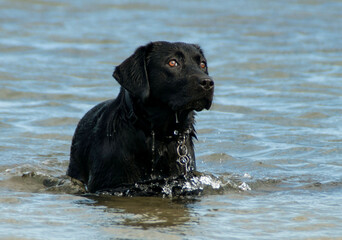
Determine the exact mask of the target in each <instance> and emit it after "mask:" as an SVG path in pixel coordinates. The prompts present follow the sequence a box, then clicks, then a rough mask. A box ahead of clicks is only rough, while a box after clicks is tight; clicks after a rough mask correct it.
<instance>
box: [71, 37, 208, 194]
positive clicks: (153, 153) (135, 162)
mask: <svg viewBox="0 0 342 240" xmlns="http://www.w3.org/2000/svg"><path fill="white" fill-rule="evenodd" d="M113 77H114V78H115V79H116V80H117V81H118V82H119V83H120V85H121V90H120V93H119V95H118V97H117V98H116V99H112V100H108V101H105V102H102V103H100V104H98V105H97V106H95V107H94V108H92V109H91V110H90V111H89V112H87V113H86V115H85V116H84V117H83V118H82V119H81V120H80V122H79V123H78V126H77V128H76V131H75V134H74V137H73V140H72V145H71V153H70V163H69V168H68V171H67V175H68V176H70V177H72V178H75V179H78V180H80V181H82V182H83V183H84V184H85V185H86V186H87V188H88V191H90V192H96V191H101V190H105V189H113V188H118V187H120V186H122V185H127V184H134V183H137V182H143V181H149V180H153V179H163V178H169V177H176V176H181V175H187V174H190V173H191V172H193V171H194V170H195V168H196V164H195V154H194V146H193V141H192V140H193V138H196V135H195V130H194V116H195V113H194V111H201V110H203V109H209V108H210V106H211V103H212V100H213V93H214V81H213V80H212V79H211V78H210V77H209V76H208V66H207V61H206V59H205V57H204V55H203V51H202V50H201V48H200V47H199V46H198V45H194V44H187V43H182V42H177V43H169V42H152V43H149V44H147V45H146V46H141V47H139V48H138V49H137V50H136V51H135V52H134V54H133V55H132V56H130V57H129V58H127V59H126V60H125V61H124V62H123V63H121V64H120V65H119V66H117V67H116V68H115V71H114V73H113Z"/></svg>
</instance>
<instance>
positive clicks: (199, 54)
mask: <svg viewBox="0 0 342 240" xmlns="http://www.w3.org/2000/svg"><path fill="white" fill-rule="evenodd" d="M113 76H114V78H115V79H116V80H117V81H118V82H119V83H120V85H121V86H122V87H124V88H125V89H126V90H127V91H129V92H130V94H131V95H132V96H134V97H135V98H138V99H140V100H142V101H143V102H145V101H147V100H151V101H158V102H160V103H163V104H166V105H168V106H169V107H170V108H171V109H172V110H173V111H180V110H196V111H201V110H203V109H204V108H205V109H209V108H210V106H211V103H212V100H213V93H214V81H213V80H212V79H211V77H209V75H208V66H207V61H206V59H205V57H204V54H203V51H202V50H201V48H200V47H199V46H198V45H194V44H186V43H180V42H178V43H169V42H152V43H149V44H147V45H146V46H142V47H139V48H138V49H137V50H136V51H135V53H134V54H133V55H132V56H130V57H129V58H127V59H126V60H125V61H124V62H123V63H122V64H120V65H119V66H117V67H116V69H115V71H114V73H113Z"/></svg>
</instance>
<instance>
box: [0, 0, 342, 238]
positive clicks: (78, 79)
mask: <svg viewBox="0 0 342 240" xmlns="http://www.w3.org/2000/svg"><path fill="white" fill-rule="evenodd" d="M341 12H342V2H341V1H338V0H331V1H323V0H303V1H286V2H284V1H266V0H260V1H251V0H250V1H245V0H243V1H223V0H222V1H182V2H177V4H176V3H174V4H172V3H166V2H165V3H156V2H153V3H152V2H150V1H99V2H96V1H45V0H44V1H35V0H26V1H23V0H2V1H0V53H1V54H0V86H1V87H0V161H1V163H0V206H1V213H0V238H2V239H14V238H15V239H85V238H93V239H342V217H341V212H342V163H341V160H342V47H341V46H342V41H341V39H342V34H341V26H342V14H341ZM155 40H168V41H186V42H193V43H198V44H200V45H201V46H202V48H203V49H204V51H205V53H206V56H207V59H208V63H209V71H210V73H211V76H212V77H213V78H214V79H215V84H216V88H215V99H214V105H213V107H212V109H211V110H210V111H203V112H200V113H199V114H198V116H197V125H196V126H197V132H198V138H199V141H198V142H196V143H195V144H196V155H197V166H198V170H199V171H200V172H203V174H204V177H207V178H203V179H202V182H201V184H202V185H201V187H203V188H204V190H203V192H202V193H201V194H199V195H198V194H197V195H193V196H187V197H182V198H177V197H165V198H162V197H116V196H108V195H105V194H103V195H84V194H83V195H82V194H80V192H81V189H78V188H77V184H76V185H75V184H74V183H72V182H70V181H69V180H68V179H63V177H62V176H63V175H64V174H65V171H66V168H67V165H68V157H69V148H70V141H71V137H72V135H73V131H74V129H75V126H76V124H77V122H78V120H79V119H80V118H81V117H82V116H83V114H84V113H85V112H86V111H87V110H88V109H90V108H91V107H92V106H93V105H95V104H96V103H98V102H100V101H102V100H106V99H109V98H113V97H115V96H116V94H117V93H118V90H119V85H118V84H117V83H116V82H115V80H114V79H113V78H112V77H111V74H112V71H113V67H114V66H115V65H117V64H119V63H120V62H122V61H123V60H124V59H125V58H126V57H128V56H129V55H130V54H131V53H132V52H133V51H134V49H135V48H136V47H138V46H139V45H143V44H145V43H147V42H149V41H155ZM209 177H210V178H209ZM205 186H206V187H205ZM215 186H216V187H218V188H215Z"/></svg>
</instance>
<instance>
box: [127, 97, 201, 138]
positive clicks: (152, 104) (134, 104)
mask: <svg viewBox="0 0 342 240" xmlns="http://www.w3.org/2000/svg"><path fill="white" fill-rule="evenodd" d="M124 98H125V102H126V105H127V110H128V118H129V120H130V121H132V122H133V123H134V124H139V125H140V127H142V128H143V129H145V131H147V132H151V131H154V132H155V134H156V135H157V137H158V136H169V135H173V133H174V132H175V131H177V132H179V133H184V132H186V131H188V130H189V129H192V128H193V126H192V124H191V121H190V120H189V118H192V117H193V114H194V113H193V111H190V110H187V111H173V110H172V109H171V108H170V107H168V106H166V105H163V104H162V103H160V102H158V101H157V100H155V101H153V100H149V101H148V102H147V103H141V102H140V101H138V100H136V99H133V98H132V97H131V95H130V93H129V92H128V91H127V90H124Z"/></svg>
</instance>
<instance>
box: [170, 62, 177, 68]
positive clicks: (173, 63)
mask: <svg viewBox="0 0 342 240" xmlns="http://www.w3.org/2000/svg"><path fill="white" fill-rule="evenodd" d="M169 66H170V67H177V66H178V62H177V61H176V60H171V61H169Z"/></svg>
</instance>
